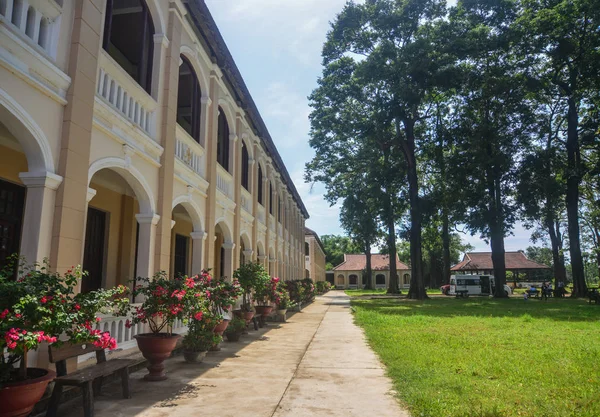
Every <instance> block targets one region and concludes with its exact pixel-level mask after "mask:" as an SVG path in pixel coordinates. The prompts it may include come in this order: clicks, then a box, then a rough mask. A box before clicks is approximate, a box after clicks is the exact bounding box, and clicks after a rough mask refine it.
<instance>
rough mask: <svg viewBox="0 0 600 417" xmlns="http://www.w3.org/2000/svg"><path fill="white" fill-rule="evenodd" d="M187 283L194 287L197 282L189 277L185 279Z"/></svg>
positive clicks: (189, 286) (188, 285) (187, 285)
mask: <svg viewBox="0 0 600 417" xmlns="http://www.w3.org/2000/svg"><path fill="white" fill-rule="evenodd" d="M185 285H186V287H188V288H194V286H195V285H196V283H195V282H194V278H187V279H186V280H185Z"/></svg>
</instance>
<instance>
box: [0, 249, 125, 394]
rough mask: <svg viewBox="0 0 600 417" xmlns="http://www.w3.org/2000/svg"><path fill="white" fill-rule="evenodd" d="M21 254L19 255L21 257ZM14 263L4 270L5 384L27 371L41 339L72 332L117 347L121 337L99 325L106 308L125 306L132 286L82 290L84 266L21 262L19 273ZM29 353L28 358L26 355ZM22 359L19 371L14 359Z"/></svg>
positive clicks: (0, 331)
mask: <svg viewBox="0 0 600 417" xmlns="http://www.w3.org/2000/svg"><path fill="white" fill-rule="evenodd" d="M18 260H19V259H18V258H16V257H15V258H13V261H14V262H17V261H18ZM14 271H15V267H14V265H9V266H8V267H6V268H5V269H4V270H2V271H0V351H2V352H4V351H5V349H6V354H5V355H0V384H2V383H3V382H6V381H9V380H18V379H24V378H25V377H26V371H25V370H26V362H27V360H26V356H27V352H28V351H30V350H35V349H37V348H38V346H39V345H40V343H43V342H48V343H60V341H58V338H59V337H60V336H61V335H66V336H67V337H68V339H69V340H70V341H72V342H73V343H93V344H94V345H96V346H98V347H103V348H107V349H111V350H112V349H115V348H116V347H117V343H116V341H115V339H114V338H112V337H111V336H110V334H109V333H108V332H101V331H100V330H96V329H95V327H96V323H97V321H99V319H97V318H96V314H97V313H98V312H100V311H102V312H111V311H112V310H113V309H115V310H120V309H122V308H124V307H125V306H126V305H127V303H128V301H127V297H126V295H127V288H125V287H124V286H119V287H117V288H112V289H106V290H104V289H103V290H98V291H92V292H89V293H85V294H83V293H78V294H76V293H75V292H76V290H77V287H78V285H79V283H80V280H81V277H82V272H81V269H80V268H79V267H72V268H71V269H69V270H68V271H67V272H66V273H65V274H64V275H61V274H59V273H56V272H51V270H50V267H49V265H48V264H47V263H46V262H45V263H43V264H42V265H37V264H34V265H25V264H22V265H20V268H19V273H18V279H16V280H15V279H14ZM24 358H25V359H24ZM19 361H21V365H22V366H21V371H20V372H19V373H18V374H17V373H16V372H15V370H14V368H13V367H14V365H15V364H16V363H17V362H19Z"/></svg>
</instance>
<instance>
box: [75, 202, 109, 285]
mask: <svg viewBox="0 0 600 417" xmlns="http://www.w3.org/2000/svg"><path fill="white" fill-rule="evenodd" d="M105 245H106V213H105V212H103V211H100V210H97V209H94V208H91V207H90V208H88V215H87V226H86V229H85V246H84V251H85V252H84V255H83V270H84V271H87V273H88V274H87V276H85V277H84V278H83V280H82V282H81V292H90V291H94V290H97V289H100V288H102V277H103V275H104V251H105Z"/></svg>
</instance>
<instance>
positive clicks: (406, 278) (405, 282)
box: [402, 274, 410, 287]
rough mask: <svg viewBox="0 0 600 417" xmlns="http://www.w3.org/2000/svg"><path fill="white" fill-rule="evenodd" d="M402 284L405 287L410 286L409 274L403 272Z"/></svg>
mask: <svg viewBox="0 0 600 417" xmlns="http://www.w3.org/2000/svg"><path fill="white" fill-rule="evenodd" d="M402 284H403V285H404V286H405V287H410V274H404V276H403V279H402Z"/></svg>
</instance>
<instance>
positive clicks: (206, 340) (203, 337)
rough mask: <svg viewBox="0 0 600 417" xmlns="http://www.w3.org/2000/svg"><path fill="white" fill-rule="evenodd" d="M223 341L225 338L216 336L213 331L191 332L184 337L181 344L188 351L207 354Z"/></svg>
mask: <svg viewBox="0 0 600 417" xmlns="http://www.w3.org/2000/svg"><path fill="white" fill-rule="evenodd" d="M222 340H223V337H222V336H220V335H218V334H215V333H214V332H213V331H212V330H196V331H191V330H190V331H188V333H187V334H186V335H185V336H184V337H183V340H182V343H181V344H182V346H183V348H184V349H185V350H188V351H192V352H206V351H208V350H209V349H210V348H211V347H213V346H215V345H218V344H219V343H221V341H222Z"/></svg>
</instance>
